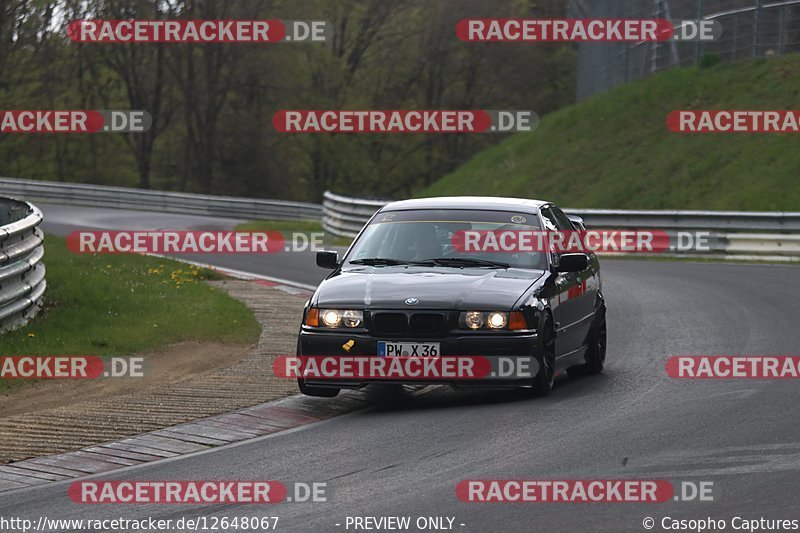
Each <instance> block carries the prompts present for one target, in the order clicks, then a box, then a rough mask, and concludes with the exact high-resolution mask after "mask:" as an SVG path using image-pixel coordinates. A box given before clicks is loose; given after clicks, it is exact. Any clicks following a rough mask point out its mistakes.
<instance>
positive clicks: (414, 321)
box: [372, 312, 446, 336]
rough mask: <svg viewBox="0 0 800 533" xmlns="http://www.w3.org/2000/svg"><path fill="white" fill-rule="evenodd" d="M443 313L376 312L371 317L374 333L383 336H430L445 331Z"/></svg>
mask: <svg viewBox="0 0 800 533" xmlns="http://www.w3.org/2000/svg"><path fill="white" fill-rule="evenodd" d="M445 318H446V317H445V313H397V312H395V313H391V312H383V313H382V312H378V313H374V314H373V315H372V323H373V327H374V329H375V332H376V333H381V334H384V335H418V336H432V335H438V334H440V333H442V332H443V331H444V329H445V325H446V319H445Z"/></svg>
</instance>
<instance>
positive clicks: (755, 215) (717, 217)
mask: <svg viewBox="0 0 800 533" xmlns="http://www.w3.org/2000/svg"><path fill="white" fill-rule="evenodd" d="M386 203H387V202H382V201H376V200H362V199H358V198H348V197H346V196H340V195H337V194H333V193H331V192H329V191H328V192H325V194H324V202H323V211H324V212H323V217H322V224H323V227H324V229H325V231H326V232H329V233H331V234H333V235H337V236H340V237H355V236H356V235H357V234H358V232H359V231H361V228H362V227H363V226H364V224H366V222H367V221H368V220H369V218H370V217H371V216H372V215H373V214H374V213H375V212H376V211H377V210H378V209H380V208H381V207H383V206H384V205H386ZM564 211H565V212H566V213H567V214H568V215H578V216H580V217H581V218H583V221H584V223H585V224H586V226H587V227H589V228H595V229H660V230H664V231H666V232H667V233H668V234H675V232H677V231H708V232H710V235H709V239H708V244H709V246H710V248H711V250H710V252H711V253H722V254H731V255H734V254H735V255H754V256H765V255H771V256H800V235H797V234H798V233H800V212H787V213H784V212H772V211H767V212H746V211H744V212H743V211H672V210H636V211H631V210H623V209H568V208H565V209H564ZM792 233H795V235H792Z"/></svg>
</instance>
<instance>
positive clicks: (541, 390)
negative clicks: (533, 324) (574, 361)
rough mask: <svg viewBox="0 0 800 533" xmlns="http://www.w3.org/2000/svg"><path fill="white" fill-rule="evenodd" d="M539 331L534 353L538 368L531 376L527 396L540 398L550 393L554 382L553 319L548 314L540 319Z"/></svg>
mask: <svg viewBox="0 0 800 533" xmlns="http://www.w3.org/2000/svg"><path fill="white" fill-rule="evenodd" d="M539 331H540V332H541V334H540V337H539V339H540V340H539V350H538V352H539V353H537V354H536V362H537V363H538V364H539V369H538V371H537V372H536V375H535V376H534V377H533V380H532V382H533V383H532V385H533V388H531V389H528V394H529V396H532V397H534V398H541V397H543V396H547V395H548V394H550V391H552V390H553V385H554V384H555V380H556V377H555V367H556V336H555V331H554V330H553V321H552V320H551V319H550V317H549V316H547V317H545V318H544V319H543V320H542V326H541V328H539Z"/></svg>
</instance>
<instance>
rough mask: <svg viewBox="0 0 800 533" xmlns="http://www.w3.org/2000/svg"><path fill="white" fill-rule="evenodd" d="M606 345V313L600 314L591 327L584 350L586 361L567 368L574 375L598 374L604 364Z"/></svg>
mask: <svg viewBox="0 0 800 533" xmlns="http://www.w3.org/2000/svg"><path fill="white" fill-rule="evenodd" d="M607 346H608V332H607V329H606V314H605V312H601V315H600V316H599V318H598V319H597V321H596V322H595V325H594V326H593V327H592V334H591V338H590V339H589V350H588V351H587V352H586V363H585V364H582V365H579V366H573V367H572V368H570V369H569V370H568V372H569V373H570V374H571V375H574V376H589V375H594V374H600V373H601V372H602V371H603V367H604V366H605V364H606V351H607Z"/></svg>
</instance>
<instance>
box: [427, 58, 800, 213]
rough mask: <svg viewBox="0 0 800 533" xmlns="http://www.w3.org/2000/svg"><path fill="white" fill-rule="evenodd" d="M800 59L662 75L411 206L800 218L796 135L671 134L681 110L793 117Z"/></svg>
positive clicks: (597, 103)
mask: <svg viewBox="0 0 800 533" xmlns="http://www.w3.org/2000/svg"><path fill="white" fill-rule="evenodd" d="M798 82H800V54H791V55H787V56H785V57H780V58H771V59H769V60H764V59H758V60H752V61H746V62H742V63H735V64H719V65H716V66H713V67H711V68H698V67H693V68H686V69H673V70H669V71H666V72H663V73H660V74H657V75H654V76H651V77H649V78H645V79H643V80H639V81H636V82H633V83H629V84H626V85H622V86H620V87H618V88H616V89H614V90H611V91H609V92H607V93H604V94H600V95H597V96H594V97H592V98H589V99H587V100H585V101H582V102H580V103H578V104H576V105H573V106H569V107H566V108H563V109H560V110H558V111H556V112H554V113H552V114H550V115H547V116H546V117H544V118H543V119H542V121H541V123H540V125H539V128H538V129H537V130H536V131H534V132H532V133H522V134H517V135H514V136H511V137H510V138H508V139H507V140H505V141H504V142H502V143H500V144H498V145H496V146H493V147H491V148H488V149H486V150H484V151H482V152H480V153H478V154H477V155H476V156H475V157H474V158H472V159H471V160H470V161H468V162H467V163H465V164H464V165H462V166H461V167H459V168H458V169H457V170H456V171H455V172H453V173H452V174H450V175H448V176H445V177H443V178H442V179H441V180H439V181H438V182H436V183H434V184H432V185H431V186H430V187H428V188H426V189H424V190H422V191H420V192H419V194H418V195H419V196H449V195H465V194H469V195H492V196H520V197H523V198H542V199H547V200H551V201H554V202H557V203H558V204H560V205H562V206H566V207H576V208H577V207H585V208H591V207H593V208H609V209H613V208H618V209H636V208H639V209H717V210H743V211H761V210H763V211H798V210H800V180H798V179H797V169H798V168H800V150H797V136H796V134H758V133H756V134H745V133H736V134H724V133H719V134H678V133H672V132H670V131H669V130H668V129H667V127H666V123H665V119H666V116H667V115H668V114H669V113H670V112H671V111H673V110H678V109H744V110H751V109H795V108H796V107H797V99H798V88H797V87H798Z"/></svg>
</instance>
